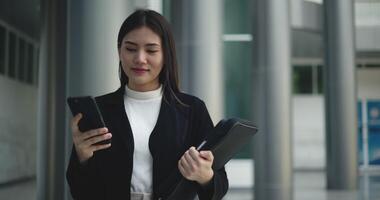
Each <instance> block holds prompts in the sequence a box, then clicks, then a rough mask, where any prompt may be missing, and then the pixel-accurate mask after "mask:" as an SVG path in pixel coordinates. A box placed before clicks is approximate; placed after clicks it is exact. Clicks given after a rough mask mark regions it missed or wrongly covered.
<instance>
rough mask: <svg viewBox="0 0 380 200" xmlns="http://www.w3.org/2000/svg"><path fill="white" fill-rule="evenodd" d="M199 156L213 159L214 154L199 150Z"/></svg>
mask: <svg viewBox="0 0 380 200" xmlns="http://www.w3.org/2000/svg"><path fill="white" fill-rule="evenodd" d="M199 153H200V155H201V157H202V158H204V159H206V160H213V159H214V156H213V155H212V152H211V151H201V152H199Z"/></svg>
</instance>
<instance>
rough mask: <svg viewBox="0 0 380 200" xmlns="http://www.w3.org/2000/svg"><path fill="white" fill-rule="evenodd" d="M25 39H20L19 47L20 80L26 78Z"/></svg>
mask: <svg viewBox="0 0 380 200" xmlns="http://www.w3.org/2000/svg"><path fill="white" fill-rule="evenodd" d="M25 45H26V44H25V40H23V39H21V38H20V39H19V48H18V71H17V74H18V75H17V78H18V79H19V80H20V81H24V80H25V55H26V54H25Z"/></svg>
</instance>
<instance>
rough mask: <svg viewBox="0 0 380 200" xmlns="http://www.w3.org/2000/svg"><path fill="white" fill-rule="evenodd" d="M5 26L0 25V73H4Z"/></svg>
mask: <svg viewBox="0 0 380 200" xmlns="http://www.w3.org/2000/svg"><path fill="white" fill-rule="evenodd" d="M5 33H6V32H5V28H4V27H2V26H0V74H4V73H5Z"/></svg>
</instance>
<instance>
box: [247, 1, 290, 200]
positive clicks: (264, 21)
mask: <svg viewBox="0 0 380 200" xmlns="http://www.w3.org/2000/svg"><path fill="white" fill-rule="evenodd" d="M252 6H253V7H252V8H253V13H254V16H253V17H254V18H253V21H254V26H253V49H254V53H253V54H254V57H253V59H254V60H253V63H254V65H253V77H252V79H253V91H252V95H253V112H252V113H253V121H254V122H255V123H257V125H258V127H259V134H257V135H256V136H255V137H254V143H253V144H254V154H253V159H254V166H255V184H254V194H255V199H266V200H291V199H292V198H293V194H292V185H293V179H292V152H291V141H292V140H291V138H292V135H291V102H290V95H291V64H290V58H291V57H290V56H291V48H290V16H289V2H288V1H287V0H281V1H278V0H255V1H253V4H252Z"/></svg>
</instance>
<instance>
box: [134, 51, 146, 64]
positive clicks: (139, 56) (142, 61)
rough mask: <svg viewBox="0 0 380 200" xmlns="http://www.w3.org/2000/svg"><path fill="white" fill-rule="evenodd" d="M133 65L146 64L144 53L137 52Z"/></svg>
mask: <svg viewBox="0 0 380 200" xmlns="http://www.w3.org/2000/svg"><path fill="white" fill-rule="evenodd" d="M134 60H135V63H136V64H145V63H146V54H145V52H144V51H137V53H136V54H135V59H134Z"/></svg>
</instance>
